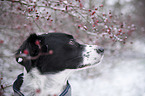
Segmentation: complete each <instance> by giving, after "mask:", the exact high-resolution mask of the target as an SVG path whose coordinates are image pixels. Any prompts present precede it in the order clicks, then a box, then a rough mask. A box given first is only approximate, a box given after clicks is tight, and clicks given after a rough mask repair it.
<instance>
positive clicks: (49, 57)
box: [16, 33, 84, 74]
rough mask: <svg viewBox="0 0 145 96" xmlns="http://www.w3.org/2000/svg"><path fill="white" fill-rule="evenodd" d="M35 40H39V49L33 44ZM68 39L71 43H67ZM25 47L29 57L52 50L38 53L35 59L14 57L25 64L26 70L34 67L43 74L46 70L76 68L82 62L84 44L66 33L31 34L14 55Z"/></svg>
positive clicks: (21, 51) (57, 70) (55, 70)
mask: <svg viewBox="0 0 145 96" xmlns="http://www.w3.org/2000/svg"><path fill="white" fill-rule="evenodd" d="M36 40H38V41H39V42H40V46H41V50H40V48H39V46H38V45H36V44H35V42H36ZM70 41H71V43H69V42H70ZM26 49H27V50H28V51H29V56H31V57H35V56H37V55H38V54H39V53H40V52H41V53H48V52H49V51H50V50H53V54H45V55H40V56H39V57H38V58H36V59H27V58H23V61H22V62H18V58H19V57H16V61H17V62H18V63H20V64H21V65H23V66H25V68H26V70H27V72H29V71H31V69H32V68H34V67H36V68H38V70H39V71H40V72H41V73H42V74H44V73H48V72H59V71H62V70H64V69H76V68H77V67H78V66H79V64H80V63H81V62H82V59H83V58H82V52H83V50H84V45H81V44H79V43H77V42H76V41H75V40H74V38H73V37H72V36H71V35H68V34H63V33H49V34H42V35H36V34H31V35H30V36H29V37H28V39H27V40H25V41H24V43H23V44H22V45H21V47H20V48H19V49H18V51H17V53H16V56H18V55H20V54H22V53H23V51H24V50H26Z"/></svg>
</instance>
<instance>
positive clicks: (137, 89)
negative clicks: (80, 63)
mask: <svg viewBox="0 0 145 96" xmlns="http://www.w3.org/2000/svg"><path fill="white" fill-rule="evenodd" d="M112 59H113V58H112ZM117 60H118V59H117ZM144 62H145V60H144V59H138V60H136V59H134V60H133V59H123V60H121V59H120V61H119V63H118V64H117V65H116V66H115V67H114V68H107V67H106V68H103V70H104V71H102V72H101V73H102V74H101V75H100V76H95V77H94V78H86V79H83V78H78V77H80V76H77V74H75V77H74V78H75V79H74V78H73V79H71V80H70V83H71V85H72V93H73V96H145V76H144V73H145V65H144ZM103 63H104V62H103ZM100 66H101V65H100ZM100 66H98V67H100ZM104 66H105V65H104ZM100 68H101V67H100Z"/></svg>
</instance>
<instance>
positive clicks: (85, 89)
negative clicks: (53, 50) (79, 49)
mask: <svg viewBox="0 0 145 96" xmlns="http://www.w3.org/2000/svg"><path fill="white" fill-rule="evenodd" d="M144 9H145V1H144V0H1V1H0V85H1V86H0V96H13V90H12V84H13V82H14V80H15V79H16V77H17V75H18V74H20V73H21V72H23V67H22V66H21V65H18V63H17V62H16V61H15V56H14V54H15V52H16V50H17V49H18V48H19V46H20V45H21V44H22V42H23V41H24V40H25V39H26V38H27V37H28V36H29V35H30V34H31V33H38V34H39V33H50V32H62V33H68V34H71V35H73V36H74V38H75V39H76V41H79V42H80V43H83V44H95V45H99V46H102V47H104V48H105V54H104V59H103V60H102V62H101V63H100V64H99V65H97V66H96V67H93V68H90V69H87V70H81V71H78V72H75V73H74V74H72V76H71V77H70V78H69V81H70V84H71V86H72V96H145V76H144V74H145V38H144V37H145V19H144V16H145V11H144Z"/></svg>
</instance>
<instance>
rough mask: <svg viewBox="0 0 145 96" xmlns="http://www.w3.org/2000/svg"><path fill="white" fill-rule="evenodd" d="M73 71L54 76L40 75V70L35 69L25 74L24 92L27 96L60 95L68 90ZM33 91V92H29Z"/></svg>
mask: <svg viewBox="0 0 145 96" xmlns="http://www.w3.org/2000/svg"><path fill="white" fill-rule="evenodd" d="M72 72H73V70H64V71H62V72H59V73H53V74H44V75H42V74H40V72H39V71H38V69H36V68H33V69H32V70H31V71H30V72H29V73H26V72H24V82H23V85H22V92H24V94H25V92H26V91H27V92H26V94H25V95H26V96H27V95H29V96H30V95H31V94H32V93H33V94H36V96H37V95H38V96H49V95H50V96H54V95H57V96H58V95H59V94H61V92H63V90H64V89H65V88H66V85H67V80H68V77H69V75H70V73H72ZM30 90H33V92H29V91H30Z"/></svg>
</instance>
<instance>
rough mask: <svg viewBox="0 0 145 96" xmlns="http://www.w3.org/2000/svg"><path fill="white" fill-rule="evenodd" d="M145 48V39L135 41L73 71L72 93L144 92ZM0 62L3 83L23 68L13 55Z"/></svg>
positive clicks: (138, 95)
mask: <svg viewBox="0 0 145 96" xmlns="http://www.w3.org/2000/svg"><path fill="white" fill-rule="evenodd" d="M126 47H130V45H128V46H126ZM144 49H145V42H140V41H136V42H134V44H133V45H132V46H131V48H127V49H124V50H123V51H122V53H121V54H120V53H117V54H118V55H117V54H110V55H105V56H104V59H103V61H102V63H101V64H100V65H98V66H96V67H95V68H91V69H88V70H82V71H78V72H75V73H74V74H72V75H71V77H70V79H69V82H70V84H71V86H72V96H145V75H144V74H145V51H144ZM0 60H1V59H0ZM4 61H7V62H4ZM8 62H11V63H10V64H8ZM0 66H2V67H0V70H2V72H3V81H4V82H3V84H4V85H5V84H7V85H10V84H12V83H13V81H14V80H15V79H16V77H17V75H18V74H20V73H21V72H22V69H23V68H22V67H21V66H20V65H18V64H17V63H16V62H15V60H14V58H13V57H12V58H11V59H3V61H0ZM12 92H13V90H12V88H11V87H9V88H7V89H6V90H5V96H10V94H12Z"/></svg>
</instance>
